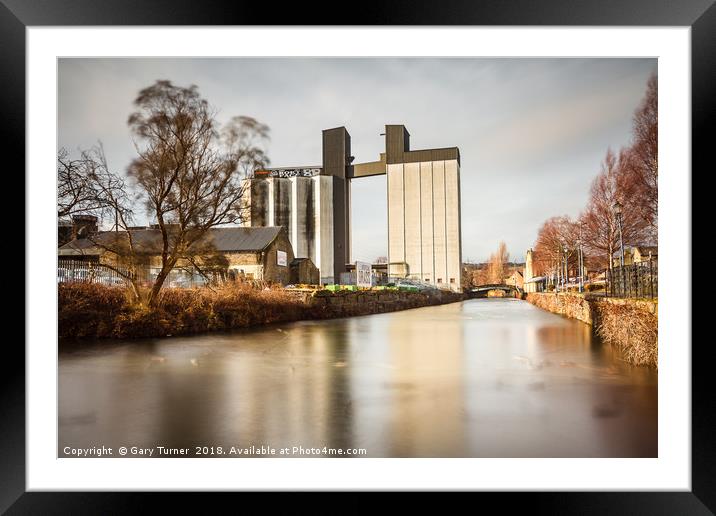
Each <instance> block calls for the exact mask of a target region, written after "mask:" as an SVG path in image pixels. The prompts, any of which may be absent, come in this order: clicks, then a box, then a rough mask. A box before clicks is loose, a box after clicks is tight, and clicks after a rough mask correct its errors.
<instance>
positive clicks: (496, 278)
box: [487, 242, 510, 284]
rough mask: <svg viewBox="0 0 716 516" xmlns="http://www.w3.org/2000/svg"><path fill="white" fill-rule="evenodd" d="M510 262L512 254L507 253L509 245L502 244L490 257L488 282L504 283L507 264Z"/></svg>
mask: <svg viewBox="0 0 716 516" xmlns="http://www.w3.org/2000/svg"><path fill="white" fill-rule="evenodd" d="M509 261H510V253H508V252H507V245H506V244H505V243H504V242H500V243H499V245H498V246H497V251H496V252H495V253H493V254H491V255H490V260H489V261H488V266H487V276H488V281H489V282H490V283H493V284H499V283H502V281H503V280H504V279H505V271H506V267H507V262H509Z"/></svg>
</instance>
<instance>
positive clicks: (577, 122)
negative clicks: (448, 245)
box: [58, 57, 657, 261]
mask: <svg viewBox="0 0 716 516" xmlns="http://www.w3.org/2000/svg"><path fill="white" fill-rule="evenodd" d="M656 70H657V62H656V59H631V58H616V59H614V58H610V59H594V58H592V59H572V58H570V59H564V58H560V59H556V58H555V59H552V58H530V59H526V58H525V59H523V58H501V59H488V58H295V57H293V58H171V59H167V58H127V59H124V58H102V59H90V58H72V59H67V58H63V59H60V60H59V64H58V145H59V146H60V147H65V148H67V149H68V150H70V151H71V152H77V150H78V149H83V148H88V147H91V146H92V145H95V144H96V143H97V142H98V141H101V142H102V144H103V145H104V148H105V152H106V155H107V160H108V164H109V166H110V168H111V169H113V170H114V171H116V172H119V173H124V171H125V170H126V168H127V166H128V165H129V163H130V161H131V160H132V158H133V157H134V156H135V150H134V146H133V143H132V139H131V135H130V132H129V129H128V127H127V118H128V116H129V114H130V113H131V112H132V110H133V106H132V102H133V100H134V98H135V97H136V95H137V93H138V92H139V90H140V89H142V88H144V87H146V86H149V85H151V84H152V83H154V81H156V80H160V79H166V80H170V81H172V82H173V83H174V84H176V85H179V86H189V85H192V84H195V85H197V86H198V88H199V92H200V94H201V95H202V96H203V97H204V98H206V99H207V100H208V101H209V103H210V104H211V105H212V106H214V107H215V108H216V109H217V110H218V119H219V121H223V122H225V121H227V120H228V119H229V118H230V117H232V116H237V115H245V116H252V117H254V118H256V119H258V120H259V121H261V122H263V123H265V124H267V125H268V126H269V127H270V129H271V140H270V142H269V143H268V154H269V158H270V159H271V166H305V165H320V164H321V131H322V130H323V129H328V128H332V127H339V126H345V127H346V128H347V130H348V132H349V133H350V135H351V145H352V154H353V156H355V163H361V162H367V161H375V160H377V159H378V158H379V153H380V152H382V151H383V150H384V137H383V136H380V134H381V133H383V132H384V126H385V125H386V124H403V125H405V126H406V128H407V129H408V131H409V132H410V136H411V137H410V147H411V149H415V150H417V149H422V148H437V147H453V146H457V147H459V148H460V157H461V169H460V188H461V199H462V207H461V211H462V254H463V261H484V260H486V259H487V258H488V257H489V255H490V254H491V253H492V252H493V251H494V250H496V249H497V246H498V244H499V242H500V241H504V242H505V243H506V244H507V248H508V250H509V252H510V256H511V259H512V260H514V261H523V260H524V255H525V251H526V250H527V249H528V248H530V247H532V246H533V244H534V241H535V238H536V236H537V231H538V230H539V227H540V225H541V224H542V223H543V222H544V221H545V220H546V219H547V218H549V217H552V216H555V215H569V216H572V217H576V216H578V215H579V213H580V211H581V210H582V209H583V207H584V206H585V204H586V201H587V198H588V194H589V187H590V184H591V182H592V180H593V179H594V177H595V176H596V175H597V173H598V172H599V167H600V162H601V160H602V158H603V157H604V154H605V153H606V151H607V149H608V148H610V147H611V148H612V149H614V150H616V149H618V148H619V147H621V146H623V145H628V144H629V142H630V139H631V123H632V115H633V112H634V110H635V109H636V108H637V107H638V105H639V103H640V101H641V99H642V97H643V95H644V92H645V91H646V83H647V80H648V78H649V76H650V75H651V74H652V73H656ZM385 201H386V184H385V176H376V177H372V178H362V179H360V180H354V181H353V182H352V220H353V225H352V231H353V235H352V239H353V241H352V246H353V259H354V260H363V261H373V260H374V259H375V258H377V257H379V256H385V255H386V254H387V240H388V234H387V207H386V204H385Z"/></svg>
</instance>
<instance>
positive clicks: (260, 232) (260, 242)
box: [58, 226, 282, 256]
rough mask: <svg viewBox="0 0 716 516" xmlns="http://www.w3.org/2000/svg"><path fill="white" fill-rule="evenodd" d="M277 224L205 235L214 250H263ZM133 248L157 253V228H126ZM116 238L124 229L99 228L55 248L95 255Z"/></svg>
mask: <svg viewBox="0 0 716 516" xmlns="http://www.w3.org/2000/svg"><path fill="white" fill-rule="evenodd" d="M281 229H282V228H281V226H269V227H221V228H212V229H211V230H209V233H208V235H207V237H206V240H207V242H211V244H212V246H213V248H214V249H216V250H217V251H221V252H248V251H263V250H264V249H266V248H267V247H268V246H269V245H270V244H271V243H272V242H273V241H274V240H276V237H277V236H278V234H279V233H280V232H281ZM129 231H130V233H131V235H132V241H133V243H134V246H135V249H136V250H137V252H139V253H146V254H152V253H158V252H160V250H161V238H162V233H161V231H160V230H158V229H132V230H129ZM117 238H121V239H126V235H125V233H124V232H119V233H115V232H114V231H100V232H99V233H96V234H94V235H92V237H91V238H80V239H78V240H73V241H71V242H69V243H67V244H65V245H63V246H61V247H60V248H59V250H58V254H60V255H63V256H67V255H98V254H101V251H102V246H111V245H113V244H114V243H115V242H116V241H117V240H116V239H117Z"/></svg>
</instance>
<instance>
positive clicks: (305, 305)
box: [58, 283, 463, 338]
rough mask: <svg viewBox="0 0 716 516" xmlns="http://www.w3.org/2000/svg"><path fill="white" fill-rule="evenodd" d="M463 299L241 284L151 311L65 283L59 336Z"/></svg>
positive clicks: (186, 295) (144, 331)
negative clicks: (294, 289) (256, 287)
mask: <svg viewBox="0 0 716 516" xmlns="http://www.w3.org/2000/svg"><path fill="white" fill-rule="evenodd" d="M462 299H463V296H462V294H456V293H453V292H444V291H436V292H429V293H428V292H409V291H402V290H380V291H373V290H368V291H338V292H330V291H327V290H318V291H315V292H301V291H289V290H283V289H270V290H258V289H255V288H251V287H249V286H246V285H239V284H236V285H228V286H224V287H221V288H217V289H215V290H210V289H207V288H201V289H165V290H164V291H163V293H162V299H161V303H160V305H159V306H158V307H157V308H155V309H150V308H147V307H145V306H142V305H138V304H135V303H131V302H130V301H129V299H128V297H127V295H126V292H125V290H124V289H123V288H120V287H108V286H104V285H95V284H83V283H62V284H60V285H58V332H59V336H60V338H139V337H166V336H173V335H186V334H195V333H203V332H209V331H217V330H230V329H238V328H247V327H251V326H259V325H262V324H271V323H277V322H289V321H299V320H304V319H330V318H336V317H351V316H358V315H369V314H377V313H385V312H393V311H397V310H407V309H410V308H419V307H423V306H431V305H439V304H445V303H452V302H455V301H460V300H462Z"/></svg>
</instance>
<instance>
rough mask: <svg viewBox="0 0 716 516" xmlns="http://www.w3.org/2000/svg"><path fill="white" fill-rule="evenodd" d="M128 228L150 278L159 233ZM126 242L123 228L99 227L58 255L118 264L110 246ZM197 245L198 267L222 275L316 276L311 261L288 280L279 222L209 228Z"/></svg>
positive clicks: (287, 252)
mask: <svg viewBox="0 0 716 516" xmlns="http://www.w3.org/2000/svg"><path fill="white" fill-rule="evenodd" d="M129 231H130V233H131V236H132V241H133V243H134V247H135V251H136V253H135V254H136V255H137V257H138V258H139V260H140V261H143V264H144V267H145V269H146V272H147V274H148V277H149V278H150V279H151V278H152V277H156V274H158V272H159V270H160V265H161V256H160V249H161V242H162V240H161V239H162V236H161V232H160V231H159V230H158V229H156V228H155V227H151V226H150V227H137V228H132V229H130V230H129ZM126 240H127V236H126V233H125V232H119V233H116V232H114V231H100V232H96V233H94V234H92V235H88V236H86V237H83V238H79V239H75V240H72V241H71V242H69V243H67V244H65V245H63V246H61V247H60V248H59V250H58V255H59V257H60V258H72V259H75V260H85V261H92V262H98V263H114V264H116V263H117V262H116V258H117V255H116V253H114V252H111V251H108V249H117V248H118V244H117V242H120V244H119V245H120V246H121V245H122V244H121V242H122V241H126ZM197 246H198V247H197V250H196V257H197V258H196V259H197V262H198V263H200V266H203V267H204V268H205V269H206V270H210V271H212V272H213V273H220V274H221V275H222V276H226V277H230V278H239V277H243V278H246V279H253V280H264V281H269V282H273V283H280V284H282V285H286V284H288V283H290V282H291V280H292V279H295V280H297V281H296V282H301V283H309V282H311V281H312V280H314V279H315V273H313V271H312V270H311V266H312V264H305V265H304V266H303V267H302V268H299V269H298V271H297V272H296V274H297V276H295V278H292V271H291V263H292V262H293V261H294V254H293V248H292V246H291V242H290V241H289V239H288V235H287V233H286V230H285V229H284V228H283V227H280V226H278V227H276V226H272V227H218V228H213V229H211V230H209V233H208V236H207V238H205V239H204V240H203V241H202V242H200V243H199V244H197ZM308 261H309V262H310V260H308ZM187 268H189V269H190V268H191V267H189V265H188V264H187V263H178V264H177V267H176V271H177V274H174V276H177V275H179V274H178V273H179V271H184V270H186V269H187ZM313 268H314V269H315V267H313ZM302 274H303V276H302ZM311 274H313V275H311ZM177 281H178V280H177Z"/></svg>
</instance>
